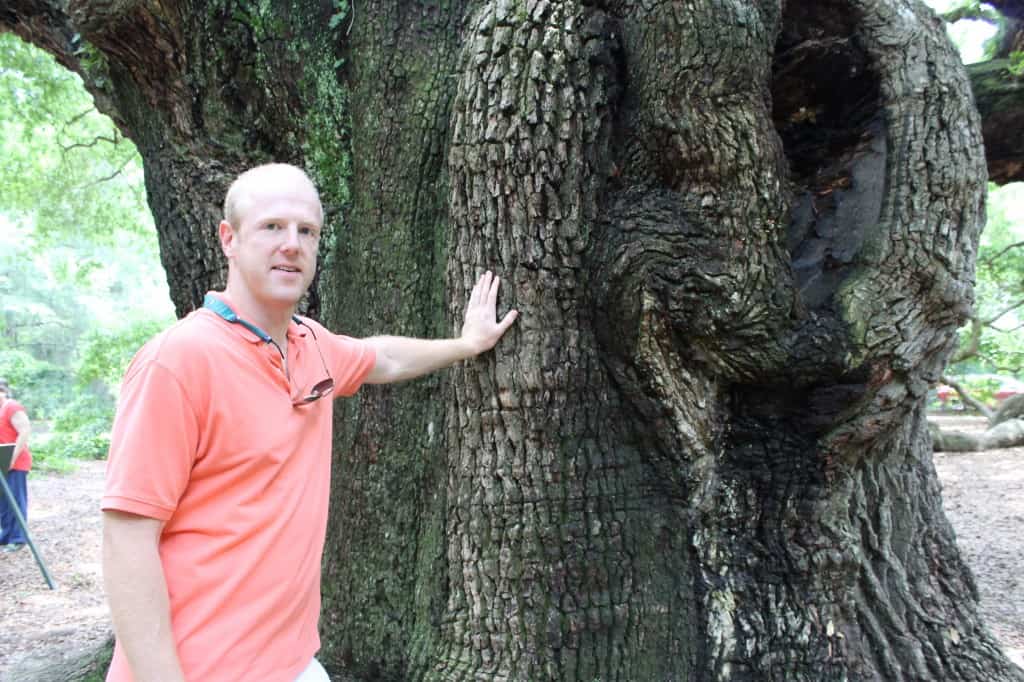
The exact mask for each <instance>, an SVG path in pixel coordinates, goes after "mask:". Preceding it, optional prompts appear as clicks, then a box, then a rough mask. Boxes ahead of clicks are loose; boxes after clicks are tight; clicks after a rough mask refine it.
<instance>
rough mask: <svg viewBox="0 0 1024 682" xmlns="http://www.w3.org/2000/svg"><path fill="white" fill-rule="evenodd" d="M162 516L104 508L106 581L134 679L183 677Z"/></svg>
mask: <svg viewBox="0 0 1024 682" xmlns="http://www.w3.org/2000/svg"><path fill="white" fill-rule="evenodd" d="M162 529H163V521H159V520H157V519H150V518H146V517H144V516H136V515H134V514H126V513H123V512H117V511H105V512H103V585H104V588H105V589H106V592H107V600H108V601H109V602H110V618H111V620H112V621H113V623H114V634H115V635H116V636H117V640H118V642H119V643H120V645H121V647H122V648H123V649H124V653H125V657H126V658H127V659H128V665H129V667H130V668H131V670H132V675H133V676H134V678H135V680H136V682H184V680H185V675H184V673H183V672H182V670H181V663H180V662H179V660H178V650H177V648H176V646H175V644H174V633H173V631H172V630H171V607H170V600H169V599H168V597H167V581H166V579H165V578H164V569H163V565H162V564H161V563H160V551H159V543H160V532H161V530H162Z"/></svg>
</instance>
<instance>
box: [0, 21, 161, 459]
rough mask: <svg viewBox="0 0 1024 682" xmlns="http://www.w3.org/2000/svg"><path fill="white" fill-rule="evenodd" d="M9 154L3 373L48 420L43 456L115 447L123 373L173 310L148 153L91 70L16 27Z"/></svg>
mask: <svg viewBox="0 0 1024 682" xmlns="http://www.w3.org/2000/svg"><path fill="white" fill-rule="evenodd" d="M0 155H2V158H3V159H4V163H3V164H2V165H0V374H2V375H4V376H5V377H7V378H8V379H9V380H11V381H12V382H13V384H14V386H15V388H16V390H17V392H18V397H19V398H20V399H22V400H23V401H24V403H25V405H26V408H27V409H28V411H29V413H30V414H31V416H32V418H33V421H34V422H35V427H36V429H35V430H36V438H35V439H34V442H33V449H34V451H35V454H36V463H37V464H38V465H41V466H43V467H63V466H66V465H69V464H70V462H67V461H66V460H67V459H68V458H69V457H70V456H80V457H94V456H100V457H102V456H105V455H106V450H107V448H106V437H105V434H106V432H107V431H109V427H110V419H111V417H112V414H113V407H114V393H115V392H116V387H117V385H118V383H119V382H120V376H119V374H120V371H122V370H123V367H124V365H125V364H126V363H127V361H128V359H129V358H130V357H131V355H132V354H133V353H134V351H135V350H136V349H137V347H138V344H139V343H140V339H139V336H140V334H141V333H152V331H153V329H154V321H155V322H156V324H161V325H162V324H167V322H168V321H169V320H170V319H173V317H172V316H171V314H170V311H171V308H170V304H169V301H168V300H167V295H166V291H167V285H166V279H165V277H164V274H163V271H162V270H161V268H160V265H159V254H158V253H157V249H156V244H155V241H156V240H155V239H154V237H155V229H154V227H153V220H152V216H151V214H150V212H149V209H148V206H147V205H146V197H145V192H144V191H142V190H141V176H142V167H141V159H140V158H139V156H138V153H137V152H136V150H135V147H134V145H133V144H132V143H131V142H130V141H128V140H126V139H125V138H124V137H123V135H122V134H121V132H120V131H119V130H118V129H117V128H116V126H114V125H113V123H112V122H111V121H110V119H108V118H107V117H106V116H103V115H102V114H100V113H99V112H98V111H97V110H96V108H95V106H94V104H93V100H92V98H91V97H90V96H89V95H88V93H86V92H85V89H84V87H83V85H82V81H81V79H80V78H79V77H78V76H77V75H75V74H73V73H71V72H69V71H68V70H67V69H65V68H64V67H62V66H60V65H59V64H57V63H56V61H55V60H54V59H53V57H52V56H51V55H49V54H47V53H45V52H42V51H41V50H39V49H37V48H35V47H32V46H31V45H28V44H27V43H25V42H24V41H22V40H20V39H18V38H17V37H16V36H14V35H12V34H10V33H5V34H0ZM131 341H134V342H135V343H134V345H127V344H128V343H130V342H131ZM104 361H105V362H106V363H107V365H108V366H109V367H116V368H117V369H116V370H115V371H107V372H100V371H97V367H99V366H100V365H102V364H103V362H104ZM115 374H116V375H117V376H114V375H115ZM48 420H55V422H56V436H55V438H53V439H51V440H45V435H44V431H45V430H46V429H45V424H46V423H47V422H48Z"/></svg>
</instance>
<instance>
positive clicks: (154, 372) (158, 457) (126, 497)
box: [100, 361, 199, 521]
mask: <svg viewBox="0 0 1024 682" xmlns="http://www.w3.org/2000/svg"><path fill="white" fill-rule="evenodd" d="M198 448H199V423H198V419H197V417H196V414H195V411H194V409H193V407H192V405H191V403H190V401H189V397H188V394H187V392H186V391H185V390H184V388H183V387H182V385H181V383H180V382H179V381H178V379H177V378H176V377H175V376H174V374H173V373H172V372H171V371H170V370H169V369H167V368H166V367H164V366H162V365H160V364H159V363H158V362H153V361H149V362H147V364H145V365H144V366H143V367H141V368H138V369H137V370H136V371H132V370H131V369H130V370H129V373H128V375H127V378H126V380H125V382H124V384H123V385H122V387H121V396H120V399H119V401H118V408H117V416H116V417H115V419H114V428H113V432H112V433H111V438H110V454H109V457H108V459H107V481H106V487H105V489H104V492H103V499H102V501H101V503H100V504H101V509H103V510H104V511H109V510H116V511H123V512H128V513H131V514H138V515H140V516H146V517H149V518H154V519H159V520H161V521H167V520H168V519H170V518H171V516H172V515H173V514H174V511H175V509H177V506H178V500H179V499H180V498H181V495H182V494H183V493H184V491H185V488H186V487H187V486H188V482H189V476H190V474H191V471H192V465H193V463H194V462H195V459H196V453H197V451H198Z"/></svg>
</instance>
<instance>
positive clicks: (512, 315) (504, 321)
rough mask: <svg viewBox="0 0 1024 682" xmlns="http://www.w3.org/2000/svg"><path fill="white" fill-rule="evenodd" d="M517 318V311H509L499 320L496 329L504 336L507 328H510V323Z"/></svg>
mask: <svg viewBox="0 0 1024 682" xmlns="http://www.w3.org/2000/svg"><path fill="white" fill-rule="evenodd" d="M517 317H519V311H518V310H510V311H508V312H507V313H505V317H503V318H501V322H499V323H498V329H499V330H500V331H501V333H502V334H504V333H505V332H506V331H507V330H508V328H509V327H511V326H512V323H513V322H515V321H516V318H517Z"/></svg>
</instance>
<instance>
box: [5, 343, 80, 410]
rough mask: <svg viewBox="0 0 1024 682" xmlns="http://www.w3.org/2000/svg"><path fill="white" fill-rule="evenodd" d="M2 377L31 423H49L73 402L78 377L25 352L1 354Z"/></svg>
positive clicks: (16, 351) (10, 350)
mask: <svg viewBox="0 0 1024 682" xmlns="http://www.w3.org/2000/svg"><path fill="white" fill-rule="evenodd" d="M0 376H2V377H4V378H5V379H7V381H8V383H10V385H11V389H12V390H13V391H14V397H15V398H16V399H17V400H18V402H20V403H21V404H22V405H24V406H25V411H26V412H27V413H28V415H29V418H30V419H48V418H51V417H53V416H54V415H55V414H57V412H58V411H60V410H61V409H62V408H63V406H64V405H65V404H66V403H67V401H68V400H69V399H70V396H71V393H72V384H73V382H74V377H73V375H72V373H71V371H69V370H68V369H67V368H64V367H58V366H57V365H54V364H52V363H49V362H46V361H43V360H38V359H36V358H34V357H32V355H30V354H29V353H26V352H25V351H22V350H13V349H8V350H0Z"/></svg>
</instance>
